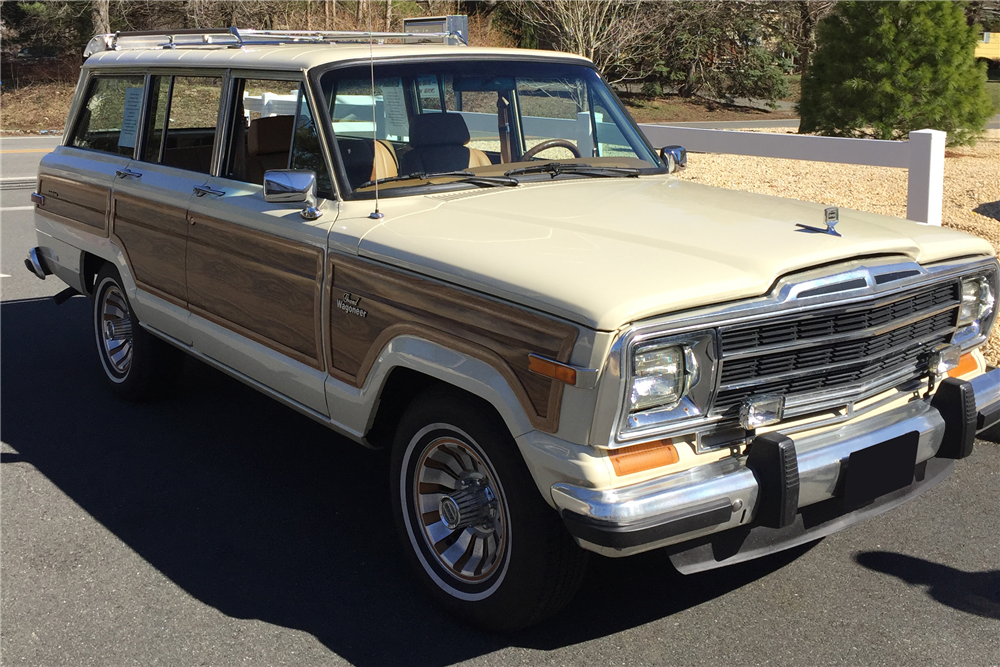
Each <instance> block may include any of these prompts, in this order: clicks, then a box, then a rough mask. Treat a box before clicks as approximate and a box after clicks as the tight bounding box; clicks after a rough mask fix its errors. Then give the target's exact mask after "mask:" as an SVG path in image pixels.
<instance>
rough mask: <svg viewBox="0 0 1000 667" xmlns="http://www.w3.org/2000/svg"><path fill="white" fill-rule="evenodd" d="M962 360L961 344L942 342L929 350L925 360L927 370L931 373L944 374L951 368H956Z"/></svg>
mask: <svg viewBox="0 0 1000 667" xmlns="http://www.w3.org/2000/svg"><path fill="white" fill-rule="evenodd" d="M961 360H962V346H961V345H948V344H947V343H942V344H941V345H938V346H937V347H935V348H934V350H933V351H932V352H931V358H930V359H928V360H927V372H928V373H930V374H931V375H944V374H945V373H947V372H948V371H950V370H952V369H953V368H958V364H959V363H961Z"/></svg>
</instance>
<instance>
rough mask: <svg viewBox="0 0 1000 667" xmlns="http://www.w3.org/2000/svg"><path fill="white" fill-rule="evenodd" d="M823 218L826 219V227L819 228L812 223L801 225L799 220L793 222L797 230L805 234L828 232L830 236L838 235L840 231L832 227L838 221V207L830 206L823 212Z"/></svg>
mask: <svg viewBox="0 0 1000 667" xmlns="http://www.w3.org/2000/svg"><path fill="white" fill-rule="evenodd" d="M823 214H824V218H825V220H826V229H820V228H819V227H813V226H812V225H803V224H802V223H801V222H797V223H795V226H796V227H799V228H800V229H796V230H795V231H797V232H803V233H805V234H829V235H830V236H840V233H839V232H838V231H837V230H835V229H834V227H836V226H837V223H838V222H840V209H839V208H837V207H836V206H830V207H829V208H827V209H826V210H825V211H824V212H823Z"/></svg>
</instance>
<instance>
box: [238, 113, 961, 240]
mask: <svg viewBox="0 0 1000 667" xmlns="http://www.w3.org/2000/svg"><path fill="white" fill-rule="evenodd" d="M243 104H244V107H245V108H246V110H247V111H256V112H257V113H261V114H262V115H265V116H270V115H274V114H294V113H295V104H296V96H295V95H294V94H291V95H273V94H271V93H267V94H265V95H262V96H260V97H249V96H248V97H244V100H243ZM337 106H338V107H339V108H340V109H341V110H345V109H349V110H350V113H349V114H348V115H347V116H346V117H345V118H347V120H341V121H338V122H335V123H334V128H333V129H334V132H347V133H360V132H371V131H373V129H376V128H377V130H376V132H377V134H378V137H379V138H380V139H384V138H386V135H385V128H386V123H385V108H384V104H383V100H382V99H381V97H376V98H375V109H374V121H375V123H374V125H375V127H374V128H373V127H372V125H373V122H372V121H373V114H372V112H373V109H372V103H371V97H369V96H366V95H338V96H337ZM457 113H460V114H461V115H462V116H463V117H464V118H465V122H466V125H468V127H469V134H470V135H471V136H472V139H473V140H477V139H490V138H493V139H495V138H496V136H497V125H496V123H497V117H496V114H491V113H473V112H467V111H460V112H457ZM598 116H600V114H598ZM597 121H598V122H597V127H596V128H594V127H592V126H591V122H590V114H588V113H580V114H577V117H576V118H537V117H533V116H525V117H524V119H523V124H524V133H525V135H526V137H527V138H531V137H542V138H548V137H564V138H572V139H574V140H576V141H577V142H578V144H579V145H593V133H594V132H595V131H596V133H597V141H598V142H599V143H600V144H602V145H611V146H614V145H616V144H617V145H622V144H627V143H628V142H627V141H626V140H625V138H624V137H623V136H622V135H621V133H620V132H619V131H618V128H617V126H616V125H615V124H614V123H605V122H602V120H601V118H600V117H598V119H597ZM639 127H640V129H641V130H642V131H643V133H644V134H645V135H646V138H647V139H649V142H650V143H651V144H653V145H654V146H657V147H660V146H669V145H672V144H676V145H680V146H683V147H684V148H686V149H687V150H689V151H691V152H693V153H723V154H728V155H750V156H756V157H770V158H784V159H787V160H810V161H815V162H836V163H840V164H859V165H869V166H874V167H896V168H901V169H906V170H907V193H906V217H907V218H908V219H910V220H914V221H916V222H922V223H926V224H929V225H940V224H941V207H942V200H943V195H944V146H945V140H946V138H947V136H948V135H947V133H945V132H941V131H939V130H917V131H915V132H910V135H909V141H880V140H876V139H846V138H841V137H814V136H806V135H797V134H770V133H765V132H737V131H733V130H711V129H703V128H692V127H675V126H671V125H640V126H639ZM392 138H394V139H402V138H403V137H392ZM831 203H832V202H831Z"/></svg>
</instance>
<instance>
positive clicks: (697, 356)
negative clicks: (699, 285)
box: [622, 331, 718, 435]
mask: <svg viewBox="0 0 1000 667" xmlns="http://www.w3.org/2000/svg"><path fill="white" fill-rule="evenodd" d="M626 349H627V353H626V354H627V357H626V359H624V360H623V361H625V363H624V364H623V367H624V368H625V369H627V372H628V373H627V374H628V377H627V379H626V384H625V389H626V391H625V397H624V398H625V405H624V409H623V411H624V415H625V420H624V423H623V424H622V427H623V431H625V432H628V433H629V434H630V435H632V434H634V433H637V432H641V431H643V430H646V429H652V428H659V427H662V426H664V425H667V424H670V423H672V422H677V421H681V420H684V419H692V418H696V417H703V416H704V415H706V414H707V413H708V411H709V410H710V409H711V402H712V398H713V393H714V390H715V380H716V377H715V376H716V371H717V369H718V362H717V358H718V355H717V352H716V350H717V343H716V337H715V332H714V331H700V332H695V333H691V334H687V335H683V336H671V337H668V338H663V337H661V338H656V337H650V338H642V339H636V340H633V341H631V343H630V344H629V345H628V347H627V348H626Z"/></svg>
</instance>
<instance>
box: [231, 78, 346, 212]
mask: <svg viewBox="0 0 1000 667" xmlns="http://www.w3.org/2000/svg"><path fill="white" fill-rule="evenodd" d="M233 94H234V95H235V99H234V104H233V107H232V108H233V117H232V122H231V123H230V127H231V128H232V132H231V134H230V136H229V138H228V141H227V145H228V149H227V152H226V160H225V162H224V165H223V169H222V175H223V176H224V177H226V178H232V179H234V180H238V181H245V182H247V183H256V184H258V185H262V184H263V183H264V172H265V171H268V170H269V169H288V168H291V169H308V170H311V171H314V172H316V181H317V188H318V190H319V191H320V193H322V194H323V195H324V196H328V197H329V196H331V193H332V190H333V186H332V183H331V181H330V175H329V172H328V171H327V168H326V163H325V161H324V159H323V153H322V151H321V150H320V143H319V135H318V133H317V131H316V124H315V123H314V122H313V117H312V112H311V111H310V109H309V104H308V103H307V100H306V98H305V96H304V95H302V89H301V86H300V85H299V84H297V83H296V82H293V81H274V80H266V79H234V80H233Z"/></svg>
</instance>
